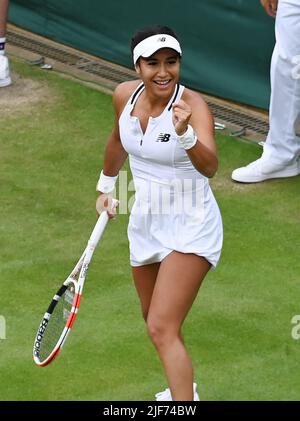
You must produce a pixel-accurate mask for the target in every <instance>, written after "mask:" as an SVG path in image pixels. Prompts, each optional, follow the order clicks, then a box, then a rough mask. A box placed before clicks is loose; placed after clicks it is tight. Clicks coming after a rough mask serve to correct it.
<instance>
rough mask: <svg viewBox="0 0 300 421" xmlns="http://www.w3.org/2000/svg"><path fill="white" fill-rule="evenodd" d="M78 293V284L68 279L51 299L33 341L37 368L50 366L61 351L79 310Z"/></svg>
mask: <svg viewBox="0 0 300 421" xmlns="http://www.w3.org/2000/svg"><path fill="white" fill-rule="evenodd" d="M78 291H79V286H78V282H77V281H76V280H75V279H70V278H69V279H67V280H66V281H65V282H64V283H63V285H62V286H61V287H60V288H59V290H58V291H57V293H56V294H55V295H54V297H53V298H52V300H51V303H50V305H49V307H48V309H47V311H46V313H45V314H44V317H43V319H42V321H41V323H40V325H39V328H38V331H37V334H36V337H35V340H34V345H33V359H34V362H35V363H36V364H37V365H38V366H40V367H44V366H46V365H48V364H50V363H51V362H52V361H53V360H54V359H55V358H56V357H57V355H58V354H59V352H60V350H61V349H62V347H63V344H64V342H65V340H66V339H67V336H68V334H69V332H70V330H71V328H72V326H73V323H74V321H75V318H76V314H77V312H78V309H79V305H80V294H78Z"/></svg>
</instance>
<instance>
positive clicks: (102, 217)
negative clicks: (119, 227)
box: [88, 211, 109, 248]
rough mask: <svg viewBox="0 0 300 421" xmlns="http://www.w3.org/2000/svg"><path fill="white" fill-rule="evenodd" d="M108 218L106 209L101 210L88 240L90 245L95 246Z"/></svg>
mask: <svg viewBox="0 0 300 421" xmlns="http://www.w3.org/2000/svg"><path fill="white" fill-rule="evenodd" d="M108 220H109V217H108V214H107V212H106V211H103V212H101V214H100V216H99V218H98V221H97V223H96V225H95V228H94V229H93V232H92V234H91V236H90V239H89V242H88V244H89V246H90V247H92V248H95V247H96V246H97V244H98V242H99V240H100V238H101V237H102V234H103V232H104V230H105V227H106V224H107V222H108Z"/></svg>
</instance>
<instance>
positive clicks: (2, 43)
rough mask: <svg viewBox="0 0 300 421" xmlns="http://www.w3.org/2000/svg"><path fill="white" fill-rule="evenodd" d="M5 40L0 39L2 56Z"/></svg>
mask: <svg viewBox="0 0 300 421" xmlns="http://www.w3.org/2000/svg"><path fill="white" fill-rule="evenodd" d="M5 41H6V38H5V37H4V38H0V54H4V49H5Z"/></svg>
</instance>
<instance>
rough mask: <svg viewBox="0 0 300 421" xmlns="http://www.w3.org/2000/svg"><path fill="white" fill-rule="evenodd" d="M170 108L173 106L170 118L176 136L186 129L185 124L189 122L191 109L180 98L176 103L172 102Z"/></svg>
mask: <svg viewBox="0 0 300 421" xmlns="http://www.w3.org/2000/svg"><path fill="white" fill-rule="evenodd" d="M172 108H173V118H172V120H173V124H174V127H175V131H176V133H177V135H178V136H181V135H183V134H184V133H185V132H186V130H187V126H188V124H189V121H190V118H191V115H192V109H191V107H190V106H189V105H188V104H187V103H186V102H184V101H183V100H182V99H180V100H179V101H178V102H177V103H176V104H173V107H172Z"/></svg>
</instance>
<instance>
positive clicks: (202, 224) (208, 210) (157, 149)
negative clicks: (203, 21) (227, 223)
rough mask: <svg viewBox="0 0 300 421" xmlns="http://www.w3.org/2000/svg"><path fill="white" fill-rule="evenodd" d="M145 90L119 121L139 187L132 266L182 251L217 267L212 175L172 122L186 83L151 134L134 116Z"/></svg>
mask: <svg viewBox="0 0 300 421" xmlns="http://www.w3.org/2000/svg"><path fill="white" fill-rule="evenodd" d="M143 90H144V85H143V84H140V85H139V86H138V87H137V89H136V90H135V92H134V93H133V94H132V95H131V97H130V99H129V100H128V102H127V104H126V106H125V108H124V110H123V112H122V114H121V116H120V119H119V128H120V138H121V142H122V145H123V147H124V149H125V150H126V151H127V152H128V155H129V162H130V168H131V172H132V175H133V181H134V186H135V202H134V205H133V207H132V210H131V215H130V219H129V225H128V238H129V247H130V261H131V265H132V266H142V265H146V264H150V263H154V262H161V261H162V260H163V259H164V258H165V257H166V256H167V255H168V254H169V253H171V252H172V251H173V250H176V251H179V252H182V253H194V254H196V255H199V256H203V257H205V258H206V259H207V260H208V261H209V262H210V263H211V264H212V266H213V267H215V266H216V265H217V262H218V260H219V258H220V254H221V248H222V242H223V227H222V219H221V215H220V211H219V208H218V205H217V202H216V200H215V198H214V196H213V193H212V191H211V189H210V186H209V183H208V179H207V178H206V177H205V176H203V175H202V174H200V173H199V172H198V171H197V170H196V169H195V168H194V166H193V165H192V163H191V161H190V159H189V157H188V155H187V153H186V151H185V150H184V149H183V147H182V146H181V145H180V143H179V142H178V136H177V134H176V132H175V128H174V125H173V122H172V104H173V103H174V102H175V101H178V100H179V99H180V98H181V96H182V93H183V91H184V87H183V86H181V85H177V86H176V88H175V91H174V94H173V95H172V98H171V99H170V101H169V103H168V105H167V106H166V108H165V109H164V111H163V112H162V114H160V115H159V116H158V117H155V118H153V117H149V121H148V125H147V129H146V131H145V133H143V132H142V129H141V125H140V121H139V119H138V118H137V117H135V116H132V115H131V113H132V110H133V108H134V106H135V103H136V101H137V99H138V97H139V95H140V94H141V93H142V91H143Z"/></svg>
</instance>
